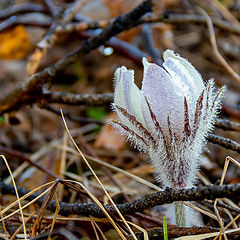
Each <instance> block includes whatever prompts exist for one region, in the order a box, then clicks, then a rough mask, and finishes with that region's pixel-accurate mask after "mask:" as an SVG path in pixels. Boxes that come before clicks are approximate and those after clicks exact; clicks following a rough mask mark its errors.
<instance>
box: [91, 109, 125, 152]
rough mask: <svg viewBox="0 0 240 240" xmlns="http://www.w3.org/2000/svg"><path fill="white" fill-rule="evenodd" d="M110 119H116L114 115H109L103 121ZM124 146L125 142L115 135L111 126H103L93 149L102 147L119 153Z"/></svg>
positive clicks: (114, 130)
mask: <svg viewBox="0 0 240 240" xmlns="http://www.w3.org/2000/svg"><path fill="white" fill-rule="evenodd" d="M111 119H117V116H116V114H114V113H111V114H109V115H108V117H107V118H106V119H105V120H106V121H108V120H111ZM125 146H126V141H125V140H124V137H123V136H121V135H119V133H117V131H116V129H114V128H113V127H112V126H111V125H109V124H105V125H104V126H103V127H102V130H101V132H100V134H99V135H98V137H97V139H96V141H95V147H97V148H100V147H104V148H106V149H109V150H112V151H120V150H122V149H123V148H124V147H125Z"/></svg>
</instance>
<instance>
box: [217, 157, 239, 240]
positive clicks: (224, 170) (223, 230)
mask: <svg viewBox="0 0 240 240" xmlns="http://www.w3.org/2000/svg"><path fill="white" fill-rule="evenodd" d="M230 161H231V162H233V163H234V164H235V165H236V166H238V167H240V163H239V162H238V161H236V160H235V159H233V158H231V157H230V156H228V157H227V158H226V159H225V163H224V168H223V172H222V176H221V181H220V185H222V184H223V182H224V179H225V176H226V173H227V168H228V165H229V162H230ZM217 202H218V199H216V200H215V201H214V209H215V212H216V214H217V216H218V220H219V224H220V226H221V230H222V234H223V237H224V239H227V236H226V234H225V230H226V229H227V227H225V228H224V226H223V224H222V221H221V219H220V215H219V212H218V209H217ZM237 218H238V216H237ZM234 221H235V220H234V219H232V221H231V222H230V225H231V224H232V222H234ZM230 225H229V224H228V225H227V226H230ZM219 234H220V233H219ZM216 238H217V236H216ZM216 238H215V239H216Z"/></svg>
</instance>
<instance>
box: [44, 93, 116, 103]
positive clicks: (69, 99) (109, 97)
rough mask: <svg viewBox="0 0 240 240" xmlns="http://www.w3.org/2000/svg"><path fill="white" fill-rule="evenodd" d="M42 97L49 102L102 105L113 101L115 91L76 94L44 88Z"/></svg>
mask: <svg viewBox="0 0 240 240" xmlns="http://www.w3.org/2000/svg"><path fill="white" fill-rule="evenodd" d="M42 98H43V101H45V102H47V103H63V104H68V105H77V106H79V105H87V106H102V105H104V104H109V103H112V102H113V93H103V94H74V93H69V92H51V91H49V90H46V89H44V91H43V94H42ZM41 102H42V101H41Z"/></svg>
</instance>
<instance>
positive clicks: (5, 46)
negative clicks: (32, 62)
mask: <svg viewBox="0 0 240 240" xmlns="http://www.w3.org/2000/svg"><path fill="white" fill-rule="evenodd" d="M31 47H32V44H31V42H30V40H29V37H28V35H27V32H26V30H25V28H24V26H22V25H19V26H17V27H15V28H13V29H10V30H7V31H4V32H3V33H0V58H2V59H24V58H25V57H26V56H27V54H28V52H29V50H30V49H31Z"/></svg>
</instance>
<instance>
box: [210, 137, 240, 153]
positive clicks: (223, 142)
mask: <svg viewBox="0 0 240 240" xmlns="http://www.w3.org/2000/svg"><path fill="white" fill-rule="evenodd" d="M207 140H208V141H209V142H211V143H215V144H218V145H220V146H221V147H224V148H226V149H230V150H232V151H235V152H238V153H240V144H239V143H237V142H235V141H233V140H231V139H228V138H224V137H221V136H216V135H214V134H208V136H207Z"/></svg>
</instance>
